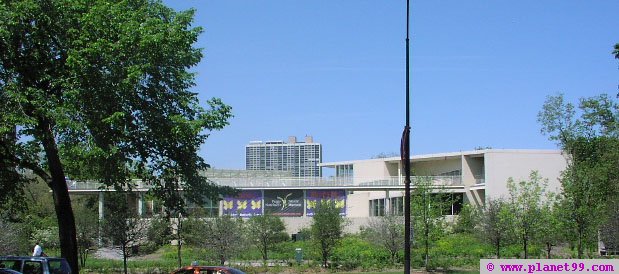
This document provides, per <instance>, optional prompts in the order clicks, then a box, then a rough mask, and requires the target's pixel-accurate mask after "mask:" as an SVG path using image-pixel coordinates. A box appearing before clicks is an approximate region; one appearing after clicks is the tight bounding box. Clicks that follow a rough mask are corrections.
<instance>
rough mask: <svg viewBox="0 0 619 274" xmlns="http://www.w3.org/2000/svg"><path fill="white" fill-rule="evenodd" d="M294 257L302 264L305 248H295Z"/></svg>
mask: <svg viewBox="0 0 619 274" xmlns="http://www.w3.org/2000/svg"><path fill="white" fill-rule="evenodd" d="M294 259H295V260H296V261H297V263H298V264H301V262H302V261H303V249H301V248H296V249H295V250H294Z"/></svg>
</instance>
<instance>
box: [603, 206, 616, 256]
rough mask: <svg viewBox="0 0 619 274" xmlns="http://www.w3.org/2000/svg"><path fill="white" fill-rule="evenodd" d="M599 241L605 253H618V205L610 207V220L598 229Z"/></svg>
mask: <svg viewBox="0 0 619 274" xmlns="http://www.w3.org/2000/svg"><path fill="white" fill-rule="evenodd" d="M600 241H602V243H604V248H605V249H606V252H608V253H610V252H619V204H617V203H615V204H614V205H613V207H612V215H611V218H610V219H609V220H608V221H607V222H606V223H605V224H604V225H602V228H601V229H600Z"/></svg>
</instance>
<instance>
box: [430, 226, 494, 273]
mask: <svg viewBox="0 0 619 274" xmlns="http://www.w3.org/2000/svg"><path fill="white" fill-rule="evenodd" d="M431 253H432V254H433V257H434V258H435V259H434V261H435V263H434V265H436V266H439V267H442V268H443V269H448V268H450V267H466V266H477V265H478V264H479V260H480V259H483V258H487V257H488V255H490V254H492V253H493V248H492V246H491V245H489V244H487V243H483V242H481V241H479V239H478V237H476V236H475V235H474V234H471V233H455V234H449V235H446V236H445V237H443V238H442V239H440V240H438V241H437V242H436V245H435V246H434V248H432V250H431ZM477 269H478V268H477Z"/></svg>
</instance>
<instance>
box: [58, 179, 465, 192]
mask: <svg viewBox="0 0 619 274" xmlns="http://www.w3.org/2000/svg"><path fill="white" fill-rule="evenodd" d="M208 179H209V180H210V181H211V182H213V183H214V184H217V185H221V186H229V187H234V188H274V187H278V188H280V187H357V186H359V187H381V186H385V187H393V186H402V185H403V180H402V178H401V177H399V176H390V177H383V178H381V177H373V178H364V177H328V178H324V177H280V178H277V177H276V178H274V177H253V178H250V177H239V178H230V177H225V178H217V177H211V178H208ZM411 180H412V183H413V184H415V183H417V182H421V181H424V180H429V181H431V185H433V186H462V185H463V184H462V177H461V176H412V177H411ZM131 184H132V187H133V188H136V189H149V188H150V187H151V186H150V185H148V184H145V183H144V182H142V181H141V180H132V181H131ZM67 186H68V187H69V189H70V190H97V189H100V188H101V184H100V183H98V182H97V181H69V182H67Z"/></svg>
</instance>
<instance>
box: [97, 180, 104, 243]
mask: <svg viewBox="0 0 619 274" xmlns="http://www.w3.org/2000/svg"><path fill="white" fill-rule="evenodd" d="M103 194H104V193H103V191H100V192H99V233H98V234H99V235H98V237H97V244H98V245H99V246H103V238H102V236H101V234H103V233H102V231H101V230H102V225H103V216H104V212H103V203H104V199H103Z"/></svg>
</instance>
